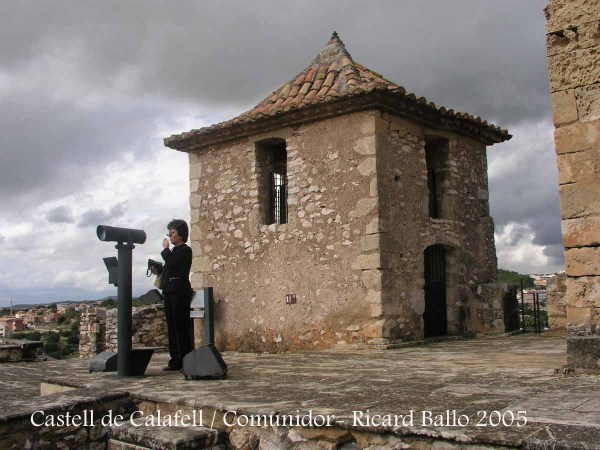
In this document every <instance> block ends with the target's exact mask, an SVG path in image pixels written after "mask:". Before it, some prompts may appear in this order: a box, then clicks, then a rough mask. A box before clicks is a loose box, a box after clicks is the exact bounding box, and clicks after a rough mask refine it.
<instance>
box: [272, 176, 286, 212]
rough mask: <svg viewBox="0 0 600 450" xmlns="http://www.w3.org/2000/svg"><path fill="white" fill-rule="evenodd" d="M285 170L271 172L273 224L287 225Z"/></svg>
mask: <svg viewBox="0 0 600 450" xmlns="http://www.w3.org/2000/svg"><path fill="white" fill-rule="evenodd" d="M285 175H286V174H285V168H282V167H278V168H277V169H276V170H275V171H273V172H271V223H287V201H286V198H287V187H286V184H285Z"/></svg>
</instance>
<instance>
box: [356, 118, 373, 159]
mask: <svg viewBox="0 0 600 450" xmlns="http://www.w3.org/2000/svg"><path fill="white" fill-rule="evenodd" d="M363 123H365V122H363ZM369 126H370V122H369ZM354 151H355V152H357V153H360V154H361V155H374V154H375V136H365V137H363V138H360V139H357V140H356V141H355V143H354Z"/></svg>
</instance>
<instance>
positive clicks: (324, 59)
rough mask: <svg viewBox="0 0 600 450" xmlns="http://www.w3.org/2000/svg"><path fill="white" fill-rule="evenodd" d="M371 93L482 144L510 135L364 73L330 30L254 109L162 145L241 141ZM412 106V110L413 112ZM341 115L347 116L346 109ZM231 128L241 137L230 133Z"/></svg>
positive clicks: (174, 136) (369, 71)
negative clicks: (273, 124)
mask: <svg viewBox="0 0 600 450" xmlns="http://www.w3.org/2000/svg"><path fill="white" fill-rule="evenodd" d="M375 94H383V95H384V96H386V97H387V98H388V100H393V101H396V103H398V105H402V106H401V108H405V109H406V106H407V105H410V104H412V105H411V107H410V108H408V109H411V110H412V112H413V113H414V112H415V111H417V109H418V110H419V111H420V113H421V114H425V115H428V116H431V115H432V114H433V115H436V116H438V118H439V119H441V120H442V121H443V122H445V123H448V122H452V128H459V127H461V126H462V127H463V128H465V129H470V130H471V131H472V130H473V129H479V130H478V133H476V135H477V136H479V137H480V140H482V141H483V142H485V143H486V144H492V143H499V142H503V141H505V140H508V139H510V138H511V137H512V136H511V135H510V134H508V131H507V130H506V129H501V128H499V127H496V126H494V125H491V124H488V123H487V122H486V121H483V120H481V119H480V118H479V117H476V116H471V115H469V114H466V113H461V112H455V111H453V110H451V109H446V108H444V107H443V106H441V107H438V106H437V105H435V103H433V102H428V101H427V100H426V99H425V98H424V97H417V96H415V94H412V93H409V92H406V90H405V89H404V88H403V87H402V86H399V85H397V84H396V83H393V82H391V81H389V80H387V79H385V78H383V76H381V75H380V74H378V73H376V72H373V71H372V70H369V69H367V68H366V67H364V66H362V65H361V64H359V63H357V62H356V61H354V60H353V59H352V57H351V56H350V54H349V53H348V51H347V50H346V47H345V46H344V43H343V42H342V40H341V39H340V38H339V36H338V35H337V33H336V32H334V33H333V36H332V37H331V39H330V40H329V42H327V45H326V46H325V48H324V49H323V50H322V51H321V53H320V54H319V55H318V56H317V57H316V58H315V59H314V60H313V61H312V62H311V63H310V65H309V66H308V67H307V68H306V69H304V70H303V71H302V72H301V73H300V74H298V75H297V76H296V77H294V78H293V79H292V80H290V81H288V82H287V83H285V84H284V85H283V86H281V87H280V88H279V89H277V90H275V91H273V93H271V94H270V95H269V96H267V97H266V98H264V99H263V100H261V101H260V102H259V103H258V104H257V105H256V106H255V107H254V108H252V109H250V110H249V111H246V112H244V113H242V114H241V115H239V116H237V117H235V118H234V119H231V120H228V121H226V122H221V123H218V124H214V125H211V126H209V127H205V128H200V129H195V130H191V131H189V132H186V133H182V134H179V135H173V136H171V137H168V138H165V140H164V142H165V145H166V146H167V147H171V148H174V149H178V150H188V148H187V147H188V145H189V144H191V143H192V142H193V141H196V144H198V143H199V144H202V141H204V142H206V144H205V145H211V144H213V143H216V142H219V141H221V142H222V141H226V140H230V139H234V138H235V137H241V136H240V135H241V134H242V133H243V131H242V130H244V131H246V132H247V131H248V130H251V129H256V130H258V129H259V128H260V127H259V124H260V123H261V122H266V121H267V120H268V119H272V118H274V117H281V118H282V119H283V118H284V117H285V116H286V113H288V114H289V113H292V112H295V111H299V110H303V109H308V108H311V107H317V106H319V105H324V104H328V103H332V102H336V101H340V100H344V99H349V98H358V97H365V96H373V95H375ZM414 106H416V107H417V108H416V109H415V108H414ZM345 111H346V112H347V111H348V108H346V110H345ZM302 121H303V122H306V121H307V119H306V118H304V119H303V120H302ZM244 124H253V125H252V127H249V126H246V127H242V125H244ZM236 126H238V127H239V128H240V131H242V133H236V132H233V129H234V128H236ZM225 131H226V132H225ZM213 134H219V135H221V136H222V139H210V138H209V137H210V135H213ZM480 135H481V136H480ZM198 141H200V142H198Z"/></svg>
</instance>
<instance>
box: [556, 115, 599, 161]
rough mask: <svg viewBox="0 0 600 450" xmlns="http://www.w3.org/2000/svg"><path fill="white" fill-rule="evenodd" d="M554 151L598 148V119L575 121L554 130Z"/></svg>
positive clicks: (577, 150)
mask: <svg viewBox="0 0 600 450" xmlns="http://www.w3.org/2000/svg"><path fill="white" fill-rule="evenodd" d="M554 140H555V144H556V153H557V154H559V155H560V154H562V153H573V152H580V151H583V150H587V149H590V148H600V121H594V122H583V123H582V122H575V123H572V124H570V125H564V126H562V127H560V128H557V129H556V130H554Z"/></svg>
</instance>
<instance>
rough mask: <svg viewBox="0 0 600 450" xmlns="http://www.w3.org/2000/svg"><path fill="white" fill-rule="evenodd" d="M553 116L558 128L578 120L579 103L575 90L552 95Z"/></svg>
mask: <svg viewBox="0 0 600 450" xmlns="http://www.w3.org/2000/svg"><path fill="white" fill-rule="evenodd" d="M552 116H553V118H554V126H556V127H559V126H561V125H566V124H569V123H572V122H575V121H576V120H577V103H576V101H575V91H574V90H572V89H571V90H568V91H558V92H554V93H553V94H552Z"/></svg>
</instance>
